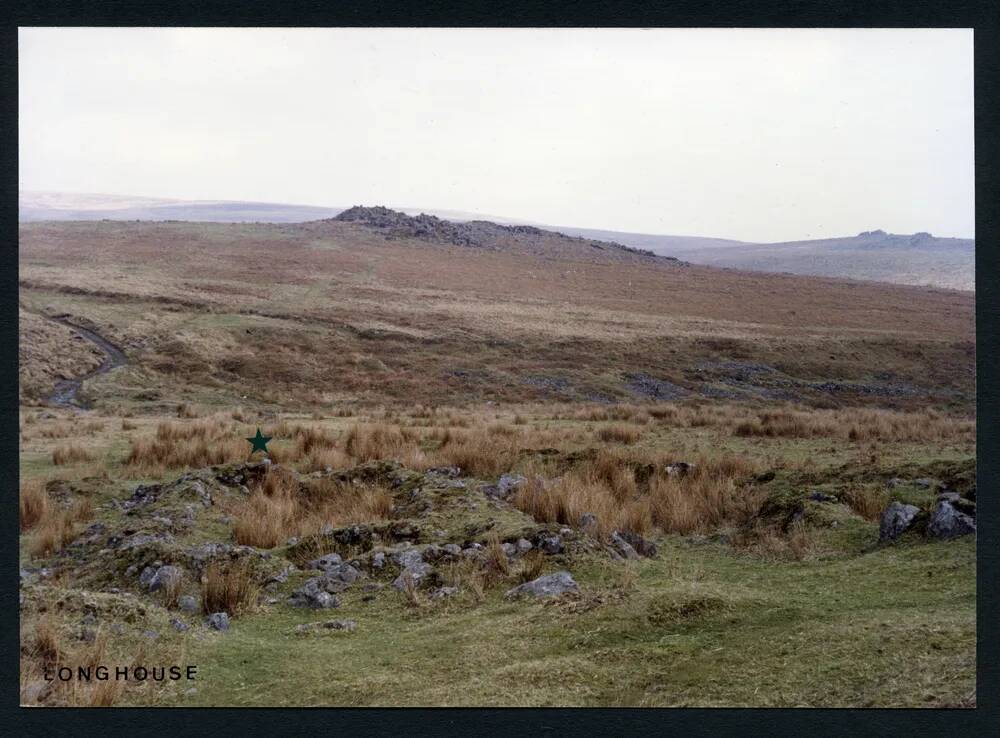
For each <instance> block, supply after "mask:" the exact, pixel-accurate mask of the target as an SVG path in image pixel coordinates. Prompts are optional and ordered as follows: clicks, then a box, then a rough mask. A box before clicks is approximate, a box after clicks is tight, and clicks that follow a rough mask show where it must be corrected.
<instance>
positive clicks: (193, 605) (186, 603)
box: [177, 595, 198, 613]
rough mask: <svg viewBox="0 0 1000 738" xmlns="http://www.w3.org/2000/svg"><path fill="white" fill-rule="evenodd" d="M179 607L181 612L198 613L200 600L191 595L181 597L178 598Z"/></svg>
mask: <svg viewBox="0 0 1000 738" xmlns="http://www.w3.org/2000/svg"><path fill="white" fill-rule="evenodd" d="M177 607H178V608H179V609H180V610H181V612H191V613H194V612H198V600H197V599H195V598H194V597H192V596H191V595H181V596H180V597H178V598H177Z"/></svg>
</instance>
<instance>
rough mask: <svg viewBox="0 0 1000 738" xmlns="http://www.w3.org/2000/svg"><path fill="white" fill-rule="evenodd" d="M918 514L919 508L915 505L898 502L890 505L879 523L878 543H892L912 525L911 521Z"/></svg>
mask: <svg viewBox="0 0 1000 738" xmlns="http://www.w3.org/2000/svg"><path fill="white" fill-rule="evenodd" d="M919 512H920V508H919V507H917V506H915V505H904V504H903V503H902V502H899V501H894V502H892V503H890V504H889V506H888V507H887V508H886V509H885V511H884V512H883V513H882V520H881V522H880V523H879V530H878V538H879V541H894V540H896V539H897V538H899V536H901V535H902V534H903V532H904V531H906V530H907V528H909V527H910V525H912V524H913V519H914V518H916V516H917V513H919Z"/></svg>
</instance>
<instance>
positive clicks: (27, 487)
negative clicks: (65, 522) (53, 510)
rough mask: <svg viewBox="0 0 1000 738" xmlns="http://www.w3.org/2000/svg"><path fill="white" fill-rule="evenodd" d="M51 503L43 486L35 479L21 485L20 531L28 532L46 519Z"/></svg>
mask: <svg viewBox="0 0 1000 738" xmlns="http://www.w3.org/2000/svg"><path fill="white" fill-rule="evenodd" d="M50 505H51V501H50V500H49V494H48V492H46V491H45V486H44V485H43V484H42V482H41V481H39V480H37V479H31V480H28V481H26V482H24V483H23V484H22V485H21V492H20V522H21V530H22V531H25V530H30V529H31V528H34V527H35V525H36V524H37V523H38V522H39V521H40V520H42V519H43V518H45V517H46V515H47V514H48V512H49V507H50Z"/></svg>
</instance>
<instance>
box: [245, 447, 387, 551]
mask: <svg viewBox="0 0 1000 738" xmlns="http://www.w3.org/2000/svg"><path fill="white" fill-rule="evenodd" d="M391 512H392V496H391V494H390V493H389V491H388V490H386V489H385V488H384V487H380V486H377V485H354V484H345V483H341V482H337V481H334V480H329V479H320V480H310V481H309V482H307V483H305V484H302V485H300V484H299V483H298V481H297V480H296V478H295V476H294V475H293V474H291V473H290V472H289V471H288V470H286V469H283V468H282V467H275V466H272V467H271V468H270V469H269V470H268V473H267V474H266V475H265V477H264V479H263V481H262V483H261V484H260V485H258V486H256V487H255V488H254V489H253V490H252V491H251V494H250V497H249V498H248V499H247V501H246V502H245V503H243V504H242V505H241V506H239V507H238V508H237V510H236V511H235V513H234V515H233V535H234V537H235V538H236V541H237V543H241V544H245V545H250V546H256V547H258V548H274V547H275V546H279V545H282V544H283V543H284V542H285V541H286V540H288V539H289V538H291V537H292V536H304V535H308V534H311V533H316V532H318V531H319V530H321V529H322V528H323V527H324V526H326V525H333V526H342V525H351V524H354V523H362V522H371V521H374V520H385V519H387V518H388V517H389V514H390V513H391Z"/></svg>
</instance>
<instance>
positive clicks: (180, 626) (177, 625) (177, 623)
mask: <svg viewBox="0 0 1000 738" xmlns="http://www.w3.org/2000/svg"><path fill="white" fill-rule="evenodd" d="M170 624H171V625H172V626H173V627H174V630H176V631H177V632H178V633H183V632H184V631H186V630H187V629H188V628H189V627H190V626H189V625H188V624H187V623H185V622H184V621H183V620H181V619H180V618H170Z"/></svg>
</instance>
